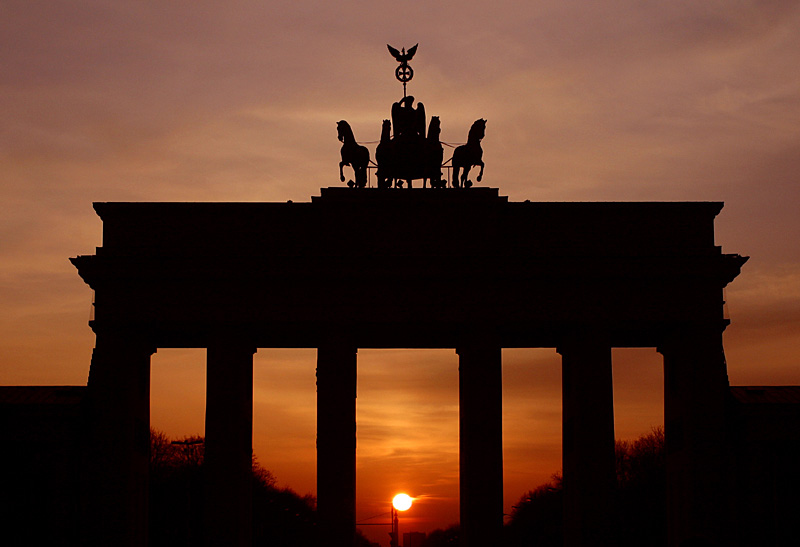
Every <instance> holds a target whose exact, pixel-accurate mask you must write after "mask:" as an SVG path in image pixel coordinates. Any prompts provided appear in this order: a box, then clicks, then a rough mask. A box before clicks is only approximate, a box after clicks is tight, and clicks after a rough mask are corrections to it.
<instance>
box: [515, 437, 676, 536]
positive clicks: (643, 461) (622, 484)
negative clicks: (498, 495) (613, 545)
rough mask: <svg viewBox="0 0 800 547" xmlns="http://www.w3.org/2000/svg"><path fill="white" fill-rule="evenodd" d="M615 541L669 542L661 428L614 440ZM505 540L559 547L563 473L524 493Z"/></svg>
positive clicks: (561, 521)
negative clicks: (633, 437) (637, 437)
mask: <svg viewBox="0 0 800 547" xmlns="http://www.w3.org/2000/svg"><path fill="white" fill-rule="evenodd" d="M615 455H616V475H617V485H616V491H615V508H616V514H615V516H614V519H615V522H614V524H615V527H616V530H617V545H618V546H619V547H633V546H642V545H647V546H652V547H657V546H660V545H666V520H665V511H666V506H665V498H666V461H665V449H664V430H663V428H661V427H658V428H654V429H653V431H652V432H651V433H650V434H648V435H644V436H642V437H640V438H639V439H637V440H635V441H630V442H629V441H617V442H616V445H615ZM504 532H505V545H507V546H508V547H518V546H519V547H522V546H526V547H527V546H530V545H536V546H537V547H551V546H552V547H561V545H563V489H562V484H561V476H560V475H558V474H556V475H553V479H552V480H551V481H550V482H548V483H547V484H543V485H541V486H539V487H537V488H535V489H534V490H531V491H529V492H527V493H526V494H524V495H523V496H522V497H521V498H520V500H519V502H518V503H517V505H515V506H514V509H513V511H512V513H511V519H510V520H509V522H508V524H507V525H506V526H505V530H504Z"/></svg>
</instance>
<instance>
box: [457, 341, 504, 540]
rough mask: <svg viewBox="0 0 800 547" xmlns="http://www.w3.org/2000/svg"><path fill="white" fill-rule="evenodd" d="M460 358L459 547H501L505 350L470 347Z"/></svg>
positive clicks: (462, 352)
mask: <svg viewBox="0 0 800 547" xmlns="http://www.w3.org/2000/svg"><path fill="white" fill-rule="evenodd" d="M457 353H458V357H459V361H458V363H459V366H458V370H459V449H460V452H459V467H460V473H459V474H460V488H461V545H462V547H480V546H485V545H498V544H499V542H500V538H501V536H502V532H503V382H502V354H501V348H500V347H499V346H497V345H493V344H485V345H471V346H467V347H460V348H459V349H458V351H457Z"/></svg>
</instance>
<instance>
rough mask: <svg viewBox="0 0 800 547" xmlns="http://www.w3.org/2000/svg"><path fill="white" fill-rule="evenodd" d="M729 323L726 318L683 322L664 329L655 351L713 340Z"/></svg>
mask: <svg viewBox="0 0 800 547" xmlns="http://www.w3.org/2000/svg"><path fill="white" fill-rule="evenodd" d="M728 325H730V321H729V320H728V319H722V320H720V321H707V322H702V323H700V322H685V323H680V324H676V325H672V326H671V327H668V328H666V329H665V330H664V333H663V334H662V336H661V341H660V343H659V344H658V345H657V346H656V351H657V352H658V353H660V354H662V355H665V354H666V353H669V352H670V351H674V350H676V349H678V348H682V347H686V346H690V345H693V344H696V343H697V342H698V340H714V339H716V338H717V337H719V336H722V333H723V332H725V329H726V328H727V327H728Z"/></svg>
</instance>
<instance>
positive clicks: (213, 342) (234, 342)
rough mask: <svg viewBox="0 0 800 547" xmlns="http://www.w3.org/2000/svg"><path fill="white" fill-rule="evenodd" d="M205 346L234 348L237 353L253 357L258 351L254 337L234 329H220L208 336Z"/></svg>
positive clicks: (246, 332) (244, 331)
mask: <svg viewBox="0 0 800 547" xmlns="http://www.w3.org/2000/svg"><path fill="white" fill-rule="evenodd" d="M206 346H207V347H208V348H217V347H224V348H236V349H238V350H239V351H243V352H248V353H249V354H250V355H253V354H254V353H256V352H257V351H258V347H257V346H256V342H255V339H254V337H253V336H252V335H251V334H250V333H249V332H248V331H246V330H239V329H236V328H222V329H217V330H214V331H213V332H211V333H210V334H209V335H208V338H207V342H206Z"/></svg>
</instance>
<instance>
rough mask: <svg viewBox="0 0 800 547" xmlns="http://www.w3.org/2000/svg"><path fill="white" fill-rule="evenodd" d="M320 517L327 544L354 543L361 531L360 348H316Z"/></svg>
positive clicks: (349, 546)
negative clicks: (358, 447)
mask: <svg viewBox="0 0 800 547" xmlns="http://www.w3.org/2000/svg"><path fill="white" fill-rule="evenodd" d="M317 516H318V518H319V524H320V533H321V534H322V539H323V541H322V543H324V544H325V545H330V546H332V547H352V545H353V541H354V537H355V529H356V348H355V347H351V346H347V345H342V344H328V345H324V346H322V347H320V348H319V349H318V350H317Z"/></svg>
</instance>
